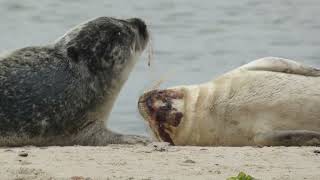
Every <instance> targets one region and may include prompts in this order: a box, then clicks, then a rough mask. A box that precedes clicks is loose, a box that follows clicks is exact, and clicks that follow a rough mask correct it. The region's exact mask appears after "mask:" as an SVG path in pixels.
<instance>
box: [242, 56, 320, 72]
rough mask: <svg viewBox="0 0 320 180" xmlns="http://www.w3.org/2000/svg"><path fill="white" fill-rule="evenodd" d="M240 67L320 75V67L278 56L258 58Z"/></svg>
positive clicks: (251, 69)
mask: <svg viewBox="0 0 320 180" xmlns="http://www.w3.org/2000/svg"><path fill="white" fill-rule="evenodd" d="M239 69H240V70H249V71H272V72H281V73H287V74H297V75H303V76H313V77H320V69H317V68H314V67H311V66H308V65H305V64H300V63H298V62H295V61H293V60H289V59H283V58H277V57H265V58H262V59H258V60H255V61H253V62H251V63H249V64H246V65H244V66H241V67H240V68H239Z"/></svg>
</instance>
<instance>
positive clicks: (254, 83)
mask: <svg viewBox="0 0 320 180" xmlns="http://www.w3.org/2000/svg"><path fill="white" fill-rule="evenodd" d="M138 107H139V110H140V113H141V114H142V116H143V117H144V119H145V120H146V121H147V122H148V123H149V125H150V127H151V129H152V131H153V132H154V134H155V136H156V138H157V139H158V140H160V141H166V142H169V143H171V144H174V145H203V146H256V145H257V146H280V145H283V146H302V145H320V70H319V69H316V68H313V67H309V66H306V65H303V64H299V63H297V62H295V61H292V60H287V59H282V58H274V57H269V58H262V59H259V60H256V61H253V62H251V63H249V64H247V65H244V66H242V67H239V68H237V69H235V70H233V71H231V72H229V73H226V74H224V75H222V76H220V77H218V78H216V79H214V80H212V81H210V82H207V83H203V84H199V85H189V86H178V87H172V88H168V89H164V90H153V91H150V92H147V93H145V94H143V95H142V96H141V97H140V99H139V102H138Z"/></svg>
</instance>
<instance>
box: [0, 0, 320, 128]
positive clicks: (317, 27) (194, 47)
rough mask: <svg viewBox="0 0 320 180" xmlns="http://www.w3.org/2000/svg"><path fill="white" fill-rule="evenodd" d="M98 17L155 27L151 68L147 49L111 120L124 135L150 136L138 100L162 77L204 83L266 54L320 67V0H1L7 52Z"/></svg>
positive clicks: (2, 42)
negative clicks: (131, 20)
mask: <svg viewBox="0 0 320 180" xmlns="http://www.w3.org/2000/svg"><path fill="white" fill-rule="evenodd" d="M97 16H114V17H119V18H128V17H140V18H142V19H144V20H145V21H146V22H147V24H148V25H149V28H150V30H151V32H152V37H153V42H152V46H153V48H154V58H153V61H152V67H151V68H149V67H148V66H147V58H146V53H145V54H144V55H143V56H142V57H141V59H140V61H139V63H138V64H137V66H136V67H135V68H134V70H133V72H132V73H131V75H130V78H129V80H128V82H127V83H126V85H125V86H124V88H123V90H122V91H121V94H120V96H119V98H118V100H117V102H116V104H115V107H114V109H113V111H112V114H111V116H110V119H109V127H110V128H111V129H113V130H116V131H118V132H121V133H126V134H146V133H148V130H147V126H146V125H145V124H144V122H143V121H142V118H141V117H140V116H139V114H138V110H137V98H138V97H139V95H140V94H141V93H142V92H143V91H144V90H145V89H146V88H148V87H150V86H151V85H152V84H153V83H154V81H156V80H159V79H162V78H166V81H165V82H164V83H163V84H162V85H161V87H168V86H174V85H180V84H193V83H201V82H205V81H208V80H211V79H212V78H214V77H216V76H218V75H219V74H222V73H224V72H227V71H229V70H231V69H233V68H235V67H237V66H240V65H242V64H244V63H247V62H249V61H252V60H254V59H257V58H261V57H265V56H278V57H284V58H289V59H294V60H297V61H300V62H302V63H306V64H310V65H314V66H318V67H320V38H319V37H320V35H319V33H320V18H319V17H320V1H319V0H268V1H264V0H237V1H227V0H224V1H223V0H201V1H200V0H199V1H196V0H135V1H134V0H91V1H88V0H41V1H40V0H0V34H1V35H0V52H1V51H6V50H11V49H15V48H21V47H24V46H30V45H41V44H45V43H47V42H52V41H54V40H55V39H56V38H58V37H60V36H61V35H63V34H64V33H65V31H67V30H68V29H69V28H71V27H73V26H75V25H76V24H79V23H81V22H82V21H85V20H87V19H92V18H94V17H97Z"/></svg>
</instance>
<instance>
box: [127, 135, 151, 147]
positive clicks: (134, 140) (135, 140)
mask: <svg viewBox="0 0 320 180" xmlns="http://www.w3.org/2000/svg"><path fill="white" fill-rule="evenodd" d="M122 142H123V143H124V144H143V145H147V144H150V143H151V142H152V139H151V138H149V137H145V136H137V135H124V136H122Z"/></svg>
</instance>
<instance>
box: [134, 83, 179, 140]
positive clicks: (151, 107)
mask: <svg viewBox="0 0 320 180" xmlns="http://www.w3.org/2000/svg"><path fill="white" fill-rule="evenodd" d="M183 97H184V94H183V93H182V92H180V91H175V90H171V89H168V90H153V91H150V92H147V93H145V94H143V95H142V96H141V97H140V98H139V102H138V108H139V111H140V114H141V115H142V117H143V118H144V119H145V120H146V121H147V122H148V123H149V126H150V128H151V130H152V131H153V133H154V135H155V137H156V138H157V139H158V140H160V141H165V142H168V143H170V144H172V145H174V142H173V140H172V136H173V135H174V133H175V131H176V129H177V127H178V126H179V124H180V123H181V121H182V119H183V113H182V112H181V111H183V106H184V105H183Z"/></svg>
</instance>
